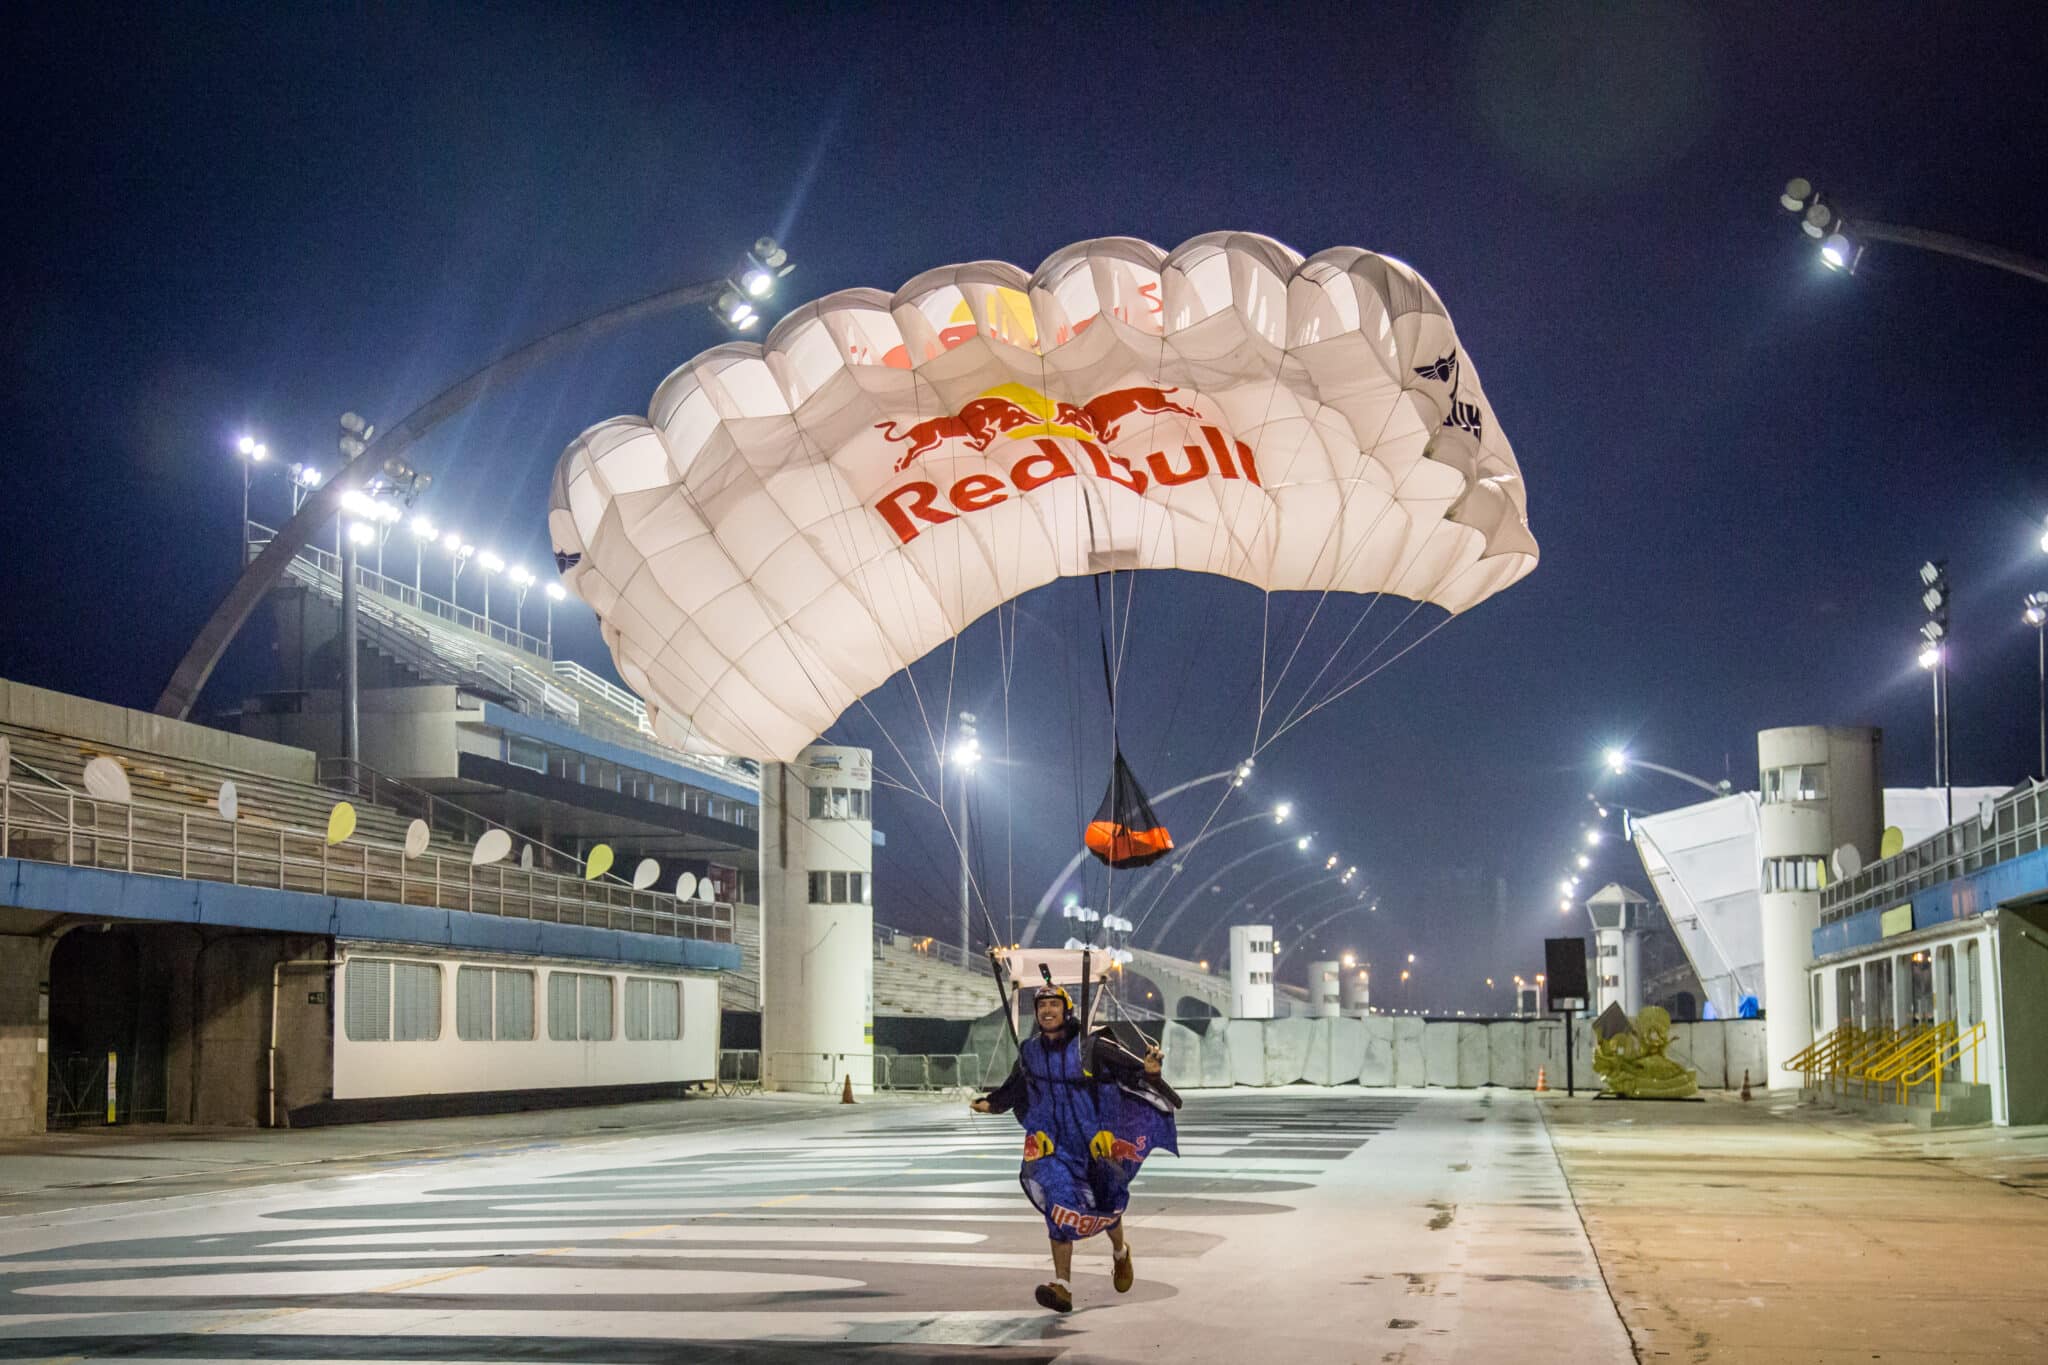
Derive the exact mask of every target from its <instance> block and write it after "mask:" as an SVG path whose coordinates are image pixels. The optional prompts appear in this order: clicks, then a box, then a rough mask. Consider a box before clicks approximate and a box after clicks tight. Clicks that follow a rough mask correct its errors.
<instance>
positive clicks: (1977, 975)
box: [1963, 938, 1984, 1024]
mask: <svg viewBox="0 0 2048 1365" xmlns="http://www.w3.org/2000/svg"><path fill="white" fill-rule="evenodd" d="M1963 990H1964V991H1965V993H1966V994H1967V995H1968V997H1969V1001H1970V1004H1969V1010H1970V1017H1969V1019H1967V1020H1966V1021H1965V1023H1966V1024H1981V1023H1983V1022H1984V981H1983V977H1982V975H1981V972H1980V969H1979V966H1978V962H1977V940H1976V939H1974V938H1973V939H1971V940H1970V941H1969V942H1968V943H1965V944H1964V945H1963Z"/></svg>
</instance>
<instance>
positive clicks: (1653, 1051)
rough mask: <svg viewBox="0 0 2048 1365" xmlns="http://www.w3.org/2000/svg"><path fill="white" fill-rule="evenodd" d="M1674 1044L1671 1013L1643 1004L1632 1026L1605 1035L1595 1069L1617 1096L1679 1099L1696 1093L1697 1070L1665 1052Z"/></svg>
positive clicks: (1595, 1060)
mask: <svg viewBox="0 0 2048 1365" xmlns="http://www.w3.org/2000/svg"><path fill="white" fill-rule="evenodd" d="M1670 1046H1671V1015H1670V1014H1669V1013H1667V1012H1666V1011H1664V1010H1662V1009H1660V1008H1658V1007H1657V1006H1655V1005H1646V1006H1644V1008H1643V1010H1642V1012H1641V1013H1639V1014H1637V1015H1636V1021H1635V1024H1634V1026H1633V1027H1632V1028H1630V1029H1629V1030H1628V1031H1627V1032H1625V1033H1617V1034H1615V1035H1614V1036H1613V1037H1612V1038H1603V1039H1601V1040H1600V1043H1599V1045H1598V1046H1597V1047H1595V1048H1594V1049H1593V1070H1594V1071H1596V1072H1598V1073H1599V1075H1600V1079H1601V1080H1603V1081H1605V1082H1606V1083H1607V1088H1608V1089H1609V1090H1612V1091H1613V1092H1614V1093H1615V1094H1617V1095H1625V1096H1627V1097H1629V1098H1631V1099H1646V1100H1676V1099H1684V1098H1686V1097H1687V1096H1691V1095H1697V1094H1698V1093H1699V1089H1700V1082H1699V1075H1698V1073H1697V1072H1693V1071H1688V1070H1687V1069H1686V1068H1684V1067H1682V1066H1680V1065H1679V1064H1678V1063H1677V1062H1674V1061H1672V1060H1671V1059H1670V1058H1669V1057H1667V1056H1665V1055H1664V1052H1665V1049H1667V1048H1669V1047H1670Z"/></svg>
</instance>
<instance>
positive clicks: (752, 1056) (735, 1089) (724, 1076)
mask: <svg viewBox="0 0 2048 1365" xmlns="http://www.w3.org/2000/svg"><path fill="white" fill-rule="evenodd" d="M760 1089H761V1054H760V1053H759V1052H756V1051H752V1050H750V1049H747V1048H736V1047H728V1048H721V1049H719V1052H718V1085H717V1090H718V1093H719V1094H721V1095H752V1094H756V1093H758V1092H759V1091H760Z"/></svg>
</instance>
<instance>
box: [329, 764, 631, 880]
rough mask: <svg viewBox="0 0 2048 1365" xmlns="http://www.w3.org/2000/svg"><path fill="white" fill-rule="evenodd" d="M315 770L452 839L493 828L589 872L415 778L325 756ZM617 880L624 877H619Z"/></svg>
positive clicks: (564, 865)
mask: <svg viewBox="0 0 2048 1365" xmlns="http://www.w3.org/2000/svg"><path fill="white" fill-rule="evenodd" d="M315 771H316V775H317V778H318V780H319V783H320V785H321V786H323V787H325V788H327V789H328V790H329V791H332V792H338V793H340V794H341V795H343V796H347V797H352V798H354V799H356V800H358V801H363V802H366V803H368V804H369V805H372V806H381V807H383V808H384V809H385V810H395V811H397V812H398V813H399V814H400V815H404V816H409V817H411V818H413V819H418V820H424V821H426V822H427V826H428V828H430V829H433V830H435V831H437V832H439V833H441V834H443V835H446V836H447V837H448V838H450V839H453V840H457V841H462V842H474V841H475V840H477V839H480V838H482V837H483V835H484V833H485V831H487V830H493V829H502V830H504V831H505V832H506V833H507V834H509V835H511V836H512V838H513V839H514V840H515V841H516V842H520V843H525V844H530V845H532V847H533V851H534V857H535V859H536V860H537V861H538V863H539V865H540V866H541V868H542V869H543V870H546V871H561V872H565V873H574V874H578V875H580V874H581V872H582V870H583V860H582V859H581V858H579V857H577V856H576V855H575V854H573V853H570V852H568V851H566V850H564V849H559V848H556V847H554V846H553V845H552V844H544V843H542V842H541V841H540V840H538V839H530V838H528V837H527V836H526V835H524V834H522V833H520V832H519V831H518V830H516V829H514V828H512V826H510V825H507V824H502V823H500V822H499V821H496V820H493V819H491V818H490V817H489V816H487V815H480V814H478V813H477V812H475V811H473V810H471V809H469V808H468V807H467V806H460V805H457V804H456V803H455V802H453V801H450V800H449V799H448V798H447V797H445V796H437V795H435V794H434V793H433V792H430V791H427V790H425V789H423V788H420V787H415V786H413V785H412V784H411V783H410V782H404V781H400V780H399V779H398V778H395V777H391V776H388V775H387V774H385V773H381V772H379V771H377V769H375V768H372V767H370V766H369V765H368V764H366V763H358V762H357V761H355V760H354V759H351V758H323V759H321V760H320V761H319V764H318V767H317V768H316V770H315ZM607 875H612V874H607ZM615 880H623V878H616V877H615Z"/></svg>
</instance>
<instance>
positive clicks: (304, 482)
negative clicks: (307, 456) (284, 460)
mask: <svg viewBox="0 0 2048 1365" xmlns="http://www.w3.org/2000/svg"><path fill="white" fill-rule="evenodd" d="M323 477H325V476H324V475H322V474H321V473H320V471H319V470H317V469H315V468H313V466H311V465H309V464H295V465H293V466H292V479H293V480H294V481H295V482H296V483H297V484H298V485H299V487H301V488H318V487H319V486H320V480H321V479H322V478H323Z"/></svg>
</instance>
